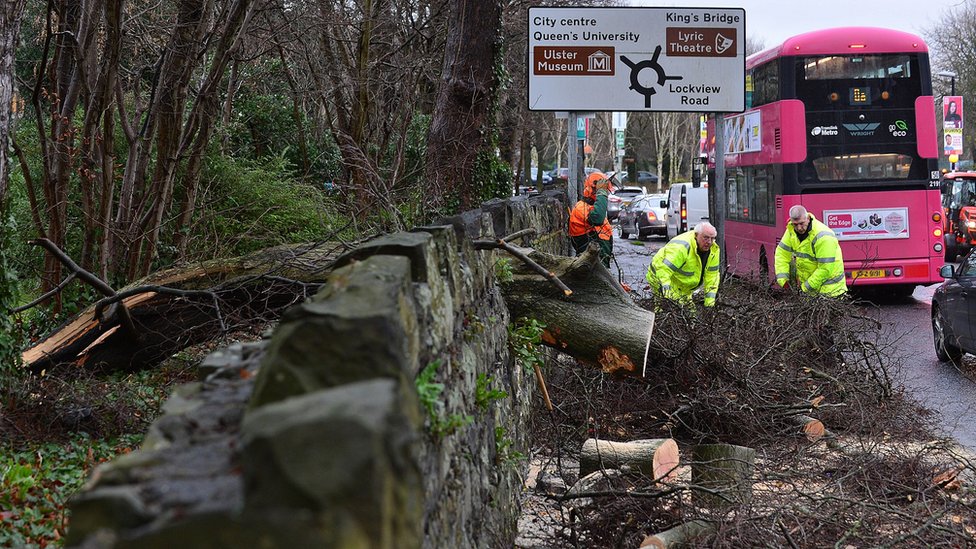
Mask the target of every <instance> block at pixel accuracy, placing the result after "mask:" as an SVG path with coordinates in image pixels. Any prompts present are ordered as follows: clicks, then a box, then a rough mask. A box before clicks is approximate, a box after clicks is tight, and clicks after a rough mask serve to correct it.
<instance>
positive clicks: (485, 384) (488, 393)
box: [474, 372, 508, 410]
mask: <svg viewBox="0 0 976 549" xmlns="http://www.w3.org/2000/svg"><path fill="white" fill-rule="evenodd" d="M494 381H495V380H494V379H492V377H491V376H489V375H488V374H486V373H484V372H482V373H480V374H478V379H477V380H476V381H475V395H474V401H475V404H477V405H478V407H479V408H481V409H482V410H488V406H489V405H490V404H491V403H492V402H494V401H496V400H501V399H503V398H506V397H507V396H508V393H506V392H505V391H499V390H498V389H493V388H492V387H491V385H492V382H494Z"/></svg>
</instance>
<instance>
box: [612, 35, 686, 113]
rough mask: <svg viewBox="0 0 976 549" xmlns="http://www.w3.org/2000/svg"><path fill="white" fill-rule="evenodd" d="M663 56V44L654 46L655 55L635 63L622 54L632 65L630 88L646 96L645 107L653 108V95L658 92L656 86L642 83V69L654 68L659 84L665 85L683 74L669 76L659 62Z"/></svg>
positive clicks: (626, 61)
mask: <svg viewBox="0 0 976 549" xmlns="http://www.w3.org/2000/svg"><path fill="white" fill-rule="evenodd" d="M660 56H661V46H658V47H656V48H654V55H653V56H652V57H651V58H650V59H645V60H643V61H638V62H636V63H634V62H633V61H631V60H630V59H627V56H625V55H621V56H620V60H621V61H623V62H624V63H626V64H627V66H628V67H630V89H632V90H634V91H635V92H637V93H639V94H641V95H643V96H644V108H645V109H649V108H651V96H652V95H654V94H655V93H657V90H655V89H654V88H649V87H647V86H644V85H643V84H641V83H640V78H639V75H640V71H642V70H644V69H653V70H654V72H655V73H657V85H658V86H663V85H664V82H665V81H667V80H681V79H682V77H681V76H668V75H666V74H664V67H662V66H661V64H660V63H658V61H657V59H658V57H660Z"/></svg>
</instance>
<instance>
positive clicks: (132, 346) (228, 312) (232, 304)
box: [22, 246, 337, 372]
mask: <svg viewBox="0 0 976 549" xmlns="http://www.w3.org/2000/svg"><path fill="white" fill-rule="evenodd" d="M336 255H337V254H336V253H334V252H333V251H328V250H323V249H320V248H308V246H283V247H278V248H271V249H267V250H262V251H260V252H256V253H254V254H251V255H249V256H246V257H243V258H234V259H223V260H214V261H211V262H208V263H204V264H201V265H196V266H193V267H189V268H186V269H182V270H176V269H173V270H168V271H162V272H159V273H156V274H154V275H152V276H150V277H148V278H146V279H143V280H141V281H139V282H137V283H136V284H135V285H134V286H132V287H130V288H128V289H123V290H121V291H119V292H118V294H119V297H122V298H123V299H122V300H121V301H122V303H124V304H125V306H126V308H127V309H128V310H129V313H130V315H131V317H132V320H133V322H134V324H135V327H136V330H137V332H138V334H139V335H138V337H133V336H132V335H131V334H127V333H126V332H125V330H122V329H120V322H119V320H118V318H117V316H116V315H106V314H103V315H102V316H103V317H104V318H102V319H100V318H99V315H98V314H97V313H98V312H99V311H100V310H101V308H100V307H97V304H95V305H91V306H89V307H87V308H86V309H84V310H83V311H82V312H81V313H79V314H77V315H75V317H73V318H72V319H71V320H69V321H68V322H66V323H65V324H64V325H62V326H61V327H60V328H58V329H57V330H55V331H54V332H53V333H51V334H49V335H48V336H47V337H45V338H44V339H42V340H41V341H39V342H38V343H36V344H35V345H34V346H33V347H31V348H29V349H27V350H26V351H24V353H23V354H22V359H23V361H24V364H26V365H27V366H28V367H29V368H30V369H31V370H32V371H34V372H40V371H42V370H45V369H48V370H50V369H52V368H55V367H58V366H61V365H71V366H75V367H79V366H84V367H86V368H92V369H98V370H106V371H111V370H132V369H139V368H144V367H149V366H153V365H155V364H158V363H159V362H161V361H163V360H165V359H166V358H168V357H170V356H172V355H173V353H175V352H177V351H180V350H182V349H184V348H186V347H187V346H189V345H193V344H196V343H200V342H203V341H209V340H212V339H215V338H217V337H220V336H221V335H222V334H223V333H224V332H226V330H227V329H229V328H230V327H231V326H230V325H231V324H233V325H250V324H253V323H256V322H263V321H267V320H273V319H276V318H278V317H279V316H280V315H281V313H282V312H283V311H284V309H285V308H286V307H288V306H290V305H291V304H293V303H296V302H300V301H302V300H304V299H305V298H307V297H308V295H309V294H310V293H311V292H314V291H315V288H316V287H317V286H318V285H319V284H320V283H321V282H323V281H324V277H325V275H326V274H327V270H325V269H323V268H322V266H323V265H324V264H327V263H328V262H329V261H330V260H332V259H335V256H336ZM267 273H274V276H266V275H267Z"/></svg>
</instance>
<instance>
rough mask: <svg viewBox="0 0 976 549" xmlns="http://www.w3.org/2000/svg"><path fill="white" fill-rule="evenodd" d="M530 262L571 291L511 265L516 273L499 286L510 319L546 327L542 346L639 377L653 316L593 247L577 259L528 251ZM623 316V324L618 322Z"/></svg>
mask: <svg viewBox="0 0 976 549" xmlns="http://www.w3.org/2000/svg"><path fill="white" fill-rule="evenodd" d="M530 257H531V259H533V260H535V261H536V262H537V263H539V264H540V265H541V266H542V267H543V268H545V269H546V270H548V271H550V272H552V273H554V274H555V275H556V276H557V277H558V278H559V279H560V280H562V282H563V283H565V284H566V285H567V286H568V287H569V288H570V289H572V295H570V296H568V297H566V296H565V294H564V293H563V292H562V291H561V290H559V289H558V288H556V287H555V286H553V285H552V284H551V283H550V282H548V281H547V280H546V279H545V278H543V277H542V276H540V275H538V274H536V272H535V271H533V270H532V269H530V268H529V267H527V266H524V265H522V264H515V275H514V277H513V279H512V280H511V281H510V282H507V283H504V284H502V294H503V295H504V297H505V302H506V304H507V305H508V308H509V311H511V314H512V318H520V317H529V318H534V319H536V320H539V321H541V322H542V323H544V324H545V325H546V329H545V331H544V333H543V336H542V338H543V339H542V341H543V343H544V344H546V345H548V346H550V347H553V348H555V349H558V350H559V351H562V352H564V353H567V354H569V355H572V356H573V357H575V358H577V359H578V360H581V361H583V362H587V363H590V364H594V365H597V366H599V367H600V368H601V369H602V370H603V371H604V372H607V373H612V372H622V373H627V374H630V375H637V376H640V375H643V372H644V370H645V360H644V357H645V355H648V356H649V357H650V358H649V360H648V364H647V365H648V366H650V365H652V364H653V360H652V359H653V357H654V355H655V353H654V345H653V344H652V345H651V348H650V352H648V341H649V336H650V331H651V329H652V327H653V322H654V313H653V312H651V311H648V310H646V309H642V308H640V307H638V306H637V305H635V304H634V302H633V300H632V299H631V298H630V296H629V295H627V293H626V292H625V291H624V289H623V288H621V287H620V284H619V283H618V282H617V281H616V280H615V279H614V277H613V275H611V274H610V271H608V270H607V269H606V267H604V266H603V264H602V263H600V261H599V255H598V252H597V250H596V245H595V244H593V245H591V247H590V248H588V249H587V250H586V251H585V252H584V253H583V254H581V255H580V256H578V257H573V258H570V257H563V256H554V255H549V254H545V253H542V252H538V251H531V256H530ZM622 318H626V319H628V321H627V322H623V323H622V322H620V319H622Z"/></svg>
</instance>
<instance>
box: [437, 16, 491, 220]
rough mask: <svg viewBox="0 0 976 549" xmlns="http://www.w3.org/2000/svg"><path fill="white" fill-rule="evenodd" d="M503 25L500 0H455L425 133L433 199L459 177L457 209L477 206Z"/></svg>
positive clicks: (444, 193)
mask: <svg viewBox="0 0 976 549" xmlns="http://www.w3.org/2000/svg"><path fill="white" fill-rule="evenodd" d="M500 25H501V3H500V2H499V1H498V0H453V1H452V2H451V11H450V15H449V17H448V26H447V28H448V36H447V44H446V49H445V54H444V65H443V67H444V69H443V76H442V81H441V84H440V88H439V90H438V94H437V105H436V107H435V108H434V117H433V120H432V121H431V125H430V135H429V137H428V139H427V167H426V172H425V176H426V177H425V178H426V180H427V181H429V182H430V191H431V193H432V194H433V196H432V198H434V199H435V201H438V202H443V200H444V199H445V198H447V197H448V196H449V195H451V194H454V193H453V191H452V190H453V189H454V188H456V187H457V186H458V184H459V182H460V188H459V189H457V190H459V191H460V192H459V193H458V194H459V198H460V203H459V205H458V210H459V211H465V210H469V209H471V208H473V207H475V206H477V204H478V202H479V194H478V192H477V188H476V186H475V185H473V184H472V183H471V182H472V181H473V178H474V175H475V162H476V161H477V159H478V156H479V154H481V153H483V152H485V153H491V154H494V151H493V150H491V148H490V147H489V144H490V142H491V141H490V139H489V138H490V132H489V131H488V128H489V127H490V126H491V122H492V121H491V120H489V118H488V114H489V113H490V112H491V109H492V106H493V105H494V103H495V100H496V97H495V96H496V91H497V86H498V79H497V77H496V74H497V71H496V70H495V63H496V57H497V54H498V52H497V51H496V45H497V43H498V34H499V28H500Z"/></svg>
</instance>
